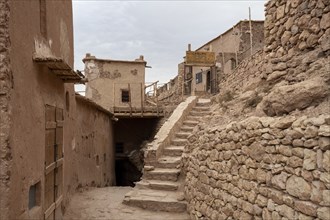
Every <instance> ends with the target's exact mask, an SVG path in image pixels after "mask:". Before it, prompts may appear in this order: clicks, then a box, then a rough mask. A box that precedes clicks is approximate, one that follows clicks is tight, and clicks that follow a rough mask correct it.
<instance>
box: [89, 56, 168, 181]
mask: <svg viewBox="0 0 330 220" xmlns="http://www.w3.org/2000/svg"><path fill="white" fill-rule="evenodd" d="M83 62H84V63H85V75H86V77H87V78H88V83H86V97H87V98H90V99H92V100H93V101H94V102H96V103H98V104H99V105H101V106H102V107H103V108H105V109H107V110H109V111H111V112H113V113H114V121H115V122H114V144H115V152H116V181H117V185H124V186H126V185H130V186H134V182H136V181H138V180H139V179H140V177H141V176H142V164H143V143H144V142H145V141H147V140H149V139H150V138H151V137H153V135H154V130H155V129H156V127H157V124H158V122H159V119H160V118H161V117H162V116H163V115H164V112H163V110H162V108H161V107H160V106H158V105H157V100H153V98H154V97H156V96H153V95H152V96H149V95H147V88H148V87H150V86H147V85H145V68H146V67H147V66H146V65H147V62H146V61H145V60H144V58H143V56H140V57H139V58H138V59H136V60H133V61H126V60H113V59H99V58H96V57H95V56H92V55H91V54H88V53H87V54H86V57H85V58H84V59H83ZM154 85H156V84H155V83H154V84H152V85H151V87H153V86H154Z"/></svg>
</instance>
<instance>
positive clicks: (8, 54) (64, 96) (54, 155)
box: [0, 0, 115, 219]
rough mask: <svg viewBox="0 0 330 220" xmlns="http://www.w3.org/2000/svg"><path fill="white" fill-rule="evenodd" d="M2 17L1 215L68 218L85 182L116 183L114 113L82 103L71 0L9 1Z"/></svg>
mask: <svg viewBox="0 0 330 220" xmlns="http://www.w3.org/2000/svg"><path fill="white" fill-rule="evenodd" d="M0 20H1V27H0V44H1V48H2V49H1V56H0V59H1V62H0V70H1V72H0V75H1V77H0V89H1V90H0V99H1V101H0V109H1V117H0V118H1V123H0V126H1V127H0V128H1V129H0V134H1V135H0V137H1V143H0V149H1V150H0V152H1V157H0V160H1V161H0V170H1V172H0V195H1V196H0V200H1V201H0V219H61V218H62V215H63V212H64V210H65V207H66V205H67V204H68V202H69V200H70V197H71V195H72V194H73V193H74V192H75V190H76V188H77V187H79V186H84V185H93V183H94V184H95V185H101V186H102V185H107V184H108V185H111V184H113V183H114V182H115V179H114V171H113V172H112V170H114V161H113V159H111V155H112V156H113V154H112V150H113V148H112V147H113V140H112V123H111V120H110V119H111V117H112V116H111V113H110V112H108V111H106V110H102V111H100V108H101V107H96V106H97V105H96V104H95V103H94V105H87V104H86V102H84V101H81V99H79V98H78V99H77V102H76V95H75V92H74V84H73V83H79V82H82V81H83V76H82V75H81V74H79V73H77V72H75V71H73V25H72V2H71V1H70V0H67V1H50V0H40V1H8V0H1V3H0ZM2 45H3V47H2ZM77 113H79V115H91V116H92V118H87V119H86V118H79V117H77ZM86 117H87V116H86ZM88 122H90V123H93V124H94V125H95V126H99V127H100V129H99V130H97V129H95V128H93V127H89V128H88V129H89V130H88V129H87V130H85V131H83V130H79V129H77V128H80V127H81V126H83V125H85V124H86V123H87V125H88ZM105 134H106V135H105ZM87 140H94V141H93V144H92V145H91V144H90V143H88V141H87ZM81 142H83V143H81ZM84 147H86V148H88V149H85V151H84ZM86 152H91V153H90V154H87V155H86ZM104 153H106V156H105V157H104ZM64 155H65V156H64ZM84 156H86V157H88V156H89V157H90V159H89V160H88V163H86V164H84V165H83V166H81V163H82V162H84V161H86V160H83V159H81V158H83V157H84ZM109 161H112V162H113V164H111V163H110V162H109ZM86 169H89V170H90V171H91V172H93V173H94V176H92V175H91V176H84V175H82V173H83V172H84V171H85V170H86ZM105 170H106V171H105ZM105 172H106V173H105ZM104 173H105V175H104Z"/></svg>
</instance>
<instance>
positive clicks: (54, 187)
mask: <svg viewBox="0 0 330 220" xmlns="http://www.w3.org/2000/svg"><path fill="white" fill-rule="evenodd" d="M45 110H46V115H45V117H46V143H45V184H44V186H45V190H44V207H45V209H44V210H45V215H44V219H46V220H52V219H62V210H61V202H62V199H63V195H62V194H63V121H64V118H63V109H61V108H56V107H54V106H50V105H46V106H45Z"/></svg>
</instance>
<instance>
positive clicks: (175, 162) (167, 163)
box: [156, 155, 181, 168]
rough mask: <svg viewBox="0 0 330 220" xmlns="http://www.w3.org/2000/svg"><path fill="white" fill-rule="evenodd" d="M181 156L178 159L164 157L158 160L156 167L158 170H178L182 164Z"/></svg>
mask: <svg viewBox="0 0 330 220" xmlns="http://www.w3.org/2000/svg"><path fill="white" fill-rule="evenodd" d="M180 156H181V155H179V156H177V157H173V156H162V157H161V158H159V159H158V161H157V165H156V167H158V168H178V167H180V163H181V157H180Z"/></svg>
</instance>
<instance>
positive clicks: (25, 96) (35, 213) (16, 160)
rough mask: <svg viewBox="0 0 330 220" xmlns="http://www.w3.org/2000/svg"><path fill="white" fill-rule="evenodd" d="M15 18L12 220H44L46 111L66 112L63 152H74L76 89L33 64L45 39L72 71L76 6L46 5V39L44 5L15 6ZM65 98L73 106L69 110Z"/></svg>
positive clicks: (25, 3)
mask: <svg viewBox="0 0 330 220" xmlns="http://www.w3.org/2000/svg"><path fill="white" fill-rule="evenodd" d="M10 12H11V17H10V24H9V33H10V40H11V51H10V59H11V64H12V72H13V92H12V96H11V105H12V126H11V130H10V145H11V150H12V156H11V157H12V161H13V164H15V165H14V166H12V169H11V171H10V175H11V184H10V185H9V194H10V212H9V218H10V219H18V218H42V217H43V214H44V211H45V207H44V198H43V195H44V192H45V191H44V190H45V148H46V147H45V145H46V143H45V135H46V134H45V133H46V132H45V124H46V122H45V105H51V106H56V107H59V108H62V109H64V118H65V120H64V121H65V122H64V134H65V135H64V138H63V139H64V140H63V141H64V146H67V147H70V146H71V143H72V139H73V133H72V132H71V131H73V129H74V124H73V123H72V120H71V119H70V118H72V117H73V111H74V102H73V101H72V95H73V94H74V89H73V85H71V86H65V85H64V83H63V81H62V80H61V79H59V78H58V77H56V76H55V75H54V74H53V73H51V72H50V71H49V70H48V69H47V68H46V67H43V66H40V65H39V64H36V63H34V62H33V60H32V56H33V53H34V51H35V40H36V39H40V38H41V37H45V38H47V39H48V41H49V40H51V42H52V43H51V45H52V46H51V50H52V53H53V54H54V55H56V56H58V57H63V58H64V59H65V60H66V61H67V62H68V64H69V65H70V66H71V67H73V35H72V31H73V30H72V15H71V12H72V5H71V1H65V2H62V3H61V4H58V3H57V2H55V1H47V17H46V25H45V27H46V30H47V34H46V36H43V35H42V33H41V25H40V23H41V22H42V19H43V17H42V16H40V5H39V1H10ZM55 13H56V15H55ZM22 33H24V34H22ZM48 41H47V42H48ZM66 92H68V99H70V100H68V102H67V103H71V104H70V106H66V100H65V97H66ZM70 97H71V98H70ZM68 118H69V120H68ZM64 151H65V149H64ZM36 183H40V189H39V190H40V192H37V200H38V202H37V203H38V204H37V206H35V207H34V208H32V209H29V207H28V203H29V188H30V186H32V185H34V184H36ZM39 190H38V191H39Z"/></svg>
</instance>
